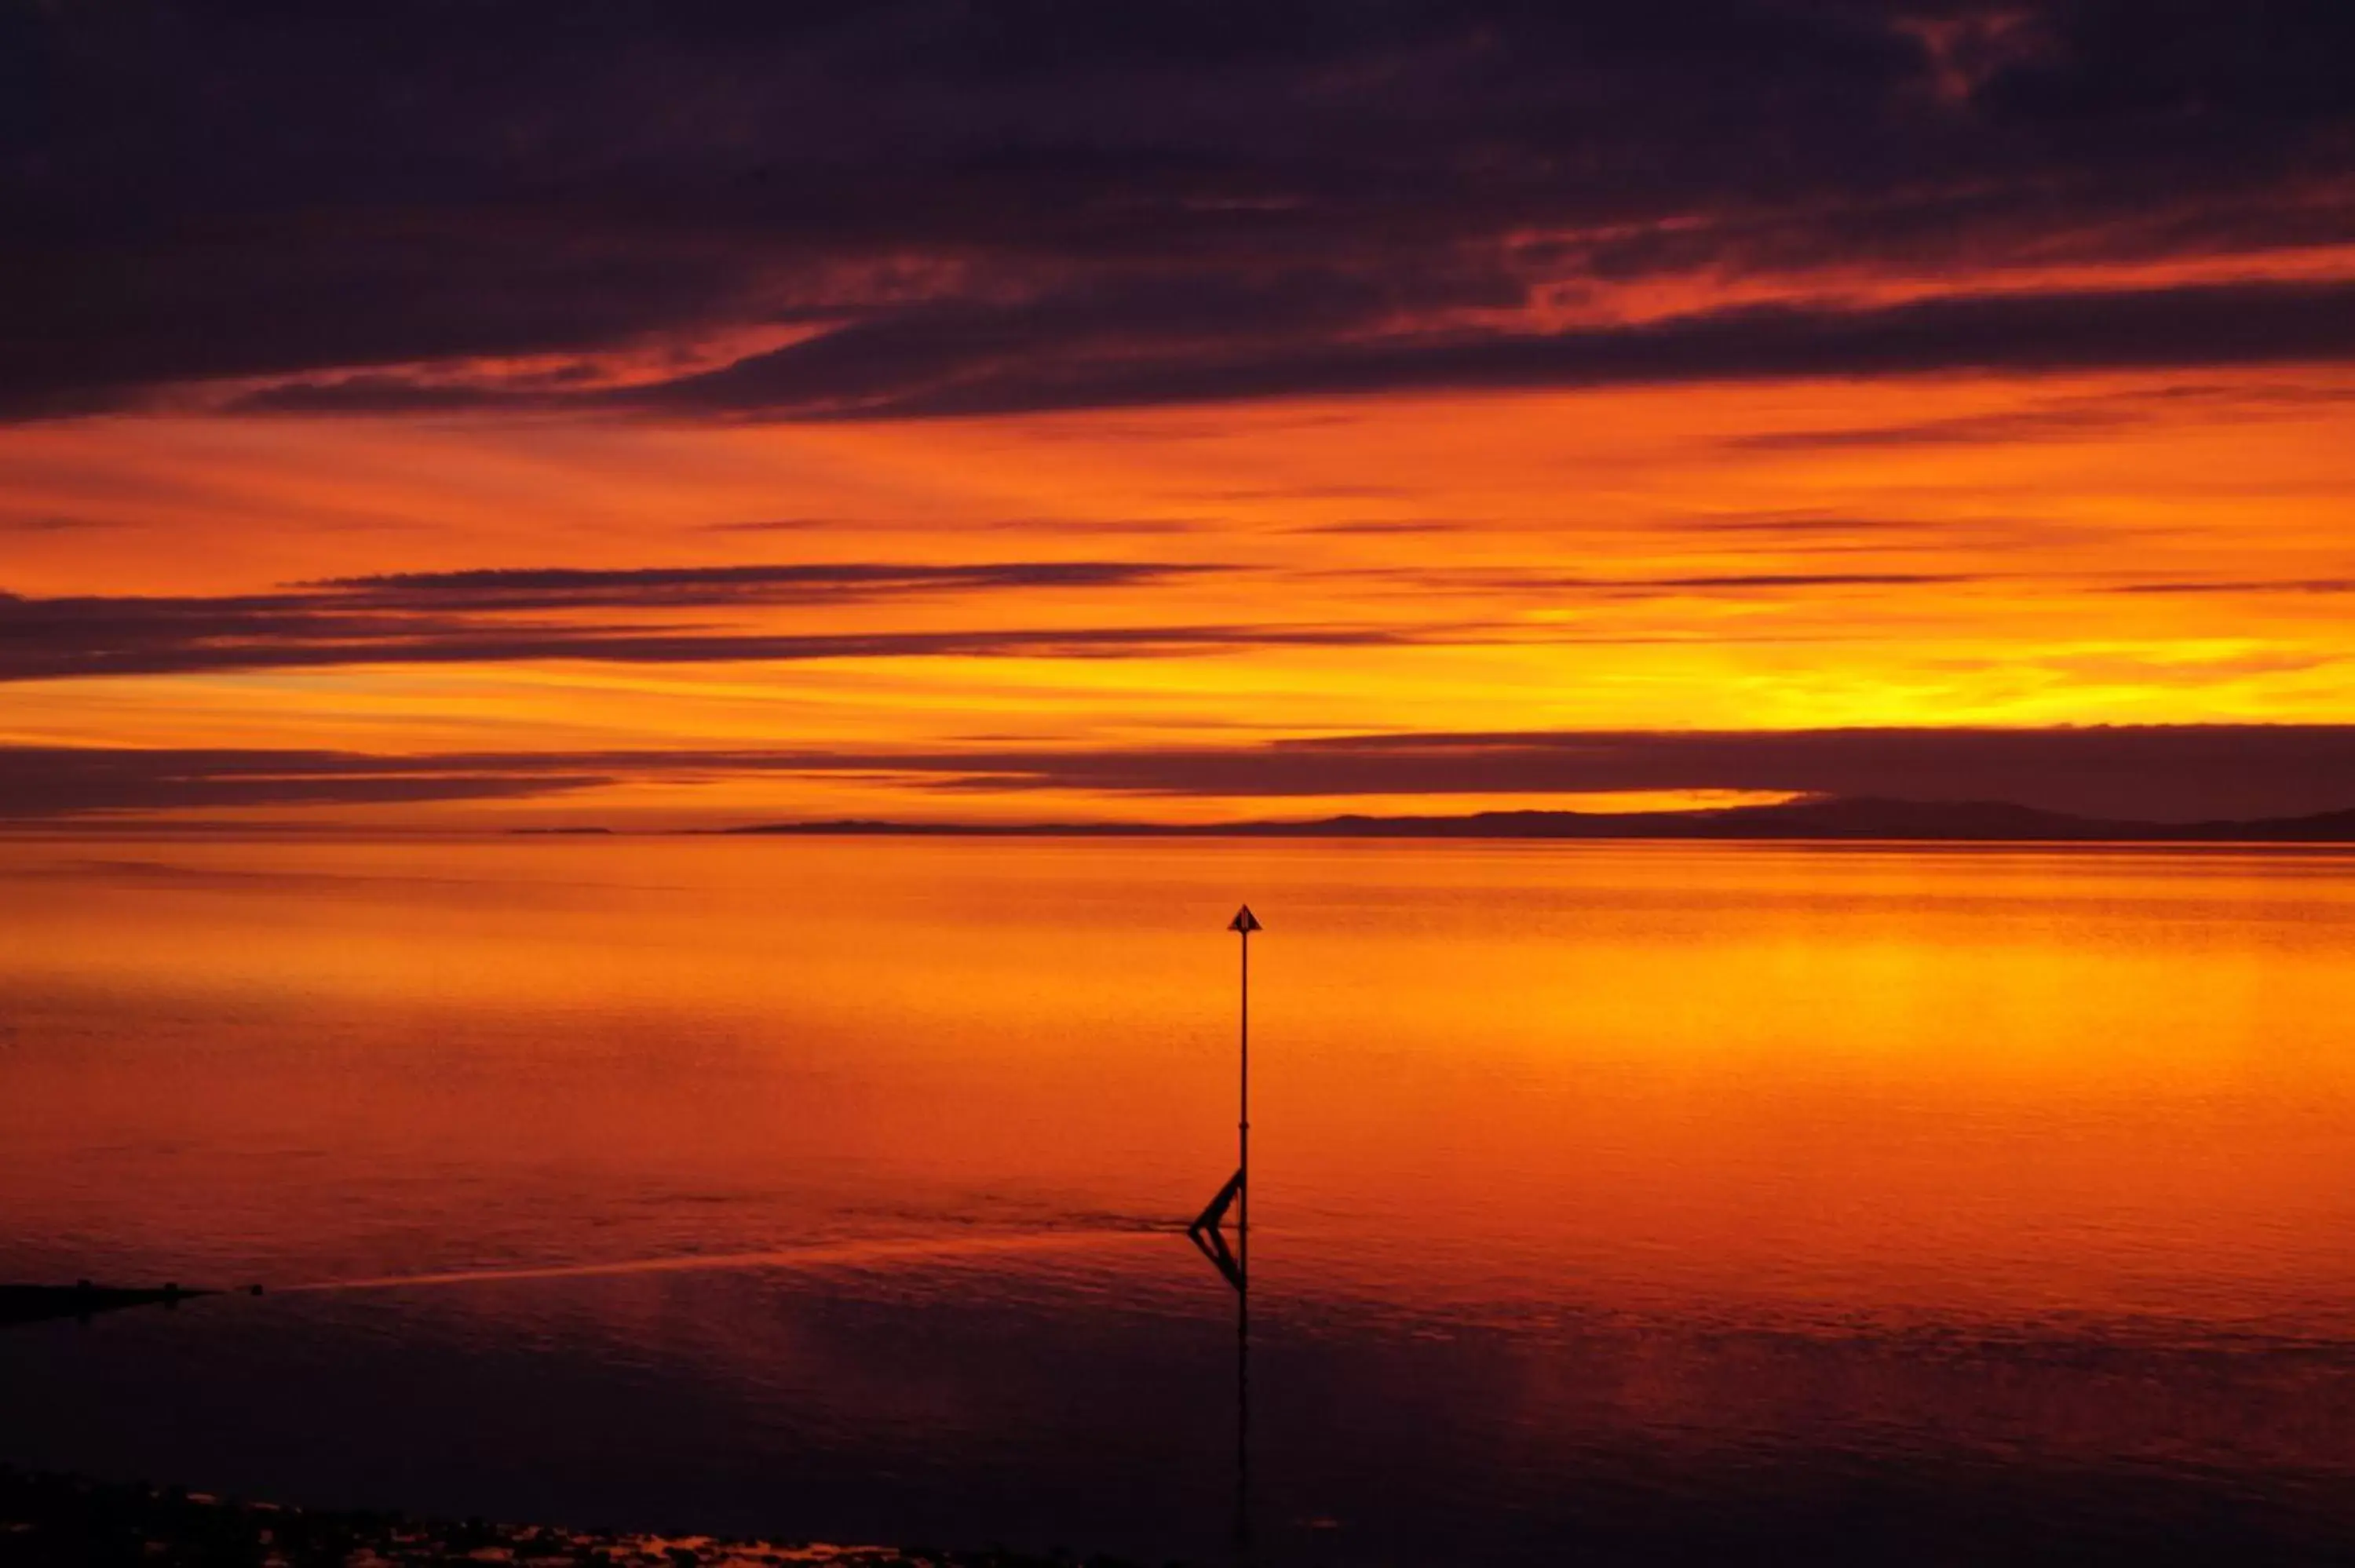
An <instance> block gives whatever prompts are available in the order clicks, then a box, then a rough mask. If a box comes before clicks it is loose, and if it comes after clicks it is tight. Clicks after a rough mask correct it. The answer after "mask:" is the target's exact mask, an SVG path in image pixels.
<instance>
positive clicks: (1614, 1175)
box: [0, 835, 2355, 1563]
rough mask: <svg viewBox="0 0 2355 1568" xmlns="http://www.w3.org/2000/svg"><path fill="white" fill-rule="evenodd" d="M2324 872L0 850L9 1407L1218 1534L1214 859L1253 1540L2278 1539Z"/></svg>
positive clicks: (2315, 1164) (859, 1513)
mask: <svg viewBox="0 0 2355 1568" xmlns="http://www.w3.org/2000/svg"><path fill="white" fill-rule="evenodd" d="M2350 871H2355V859H2350V857H2347V856H2345V855H2340V854H2332V853H2317V852H2278V851H2275V852H2257V853H2239V852H2230V851H2219V850H2212V849H2211V850H2163V851H2162V850H2154V851H2138V850H2099V851H2085V850H2075V851H2043V850H2006V849H1999V848H1998V849H1987V848H1973V849H1966V850H1957V849H1936V848H1904V847H1872V848H1856V847H1847V848H1810V847H1805V846H1742V845H1690V844H1518V845H1516V844H1495V845H1483V844H1426V843H1412V842H1391V843H1384V842H1351V843H1296V844H1284V843H1263V842H1257V843H1255V842H1236V843H1220V842H1182V843H1168V842H1151V841H1135V842H1104V841H1087V842H1054V841H955V842H942V841H932V840H856V841H791V840H755V841H745V840H657V839H613V840H602V839H596V840H571V839H566V840H475V841H403V842H343V841H338V842H223V841H218V840H211V839H206V840H190V839H161V838H134V837H128V836H119V835H108V836H104V837H100V836H95V835H93V836H90V837H84V838H80V839H65V838H38V839H36V838H20V839H16V840H9V841H0V1280H21V1281H57V1280H70V1279H72V1278H76V1277H95V1278H101V1279H104V1280H108V1281H121V1282H129V1283H151V1282H156V1281H160V1280H163V1279H174V1280H177V1281H180V1282H183V1283H186V1284H192V1285H213V1284H241V1283H243V1282H246V1281H248V1280H258V1281H261V1282H263V1283H265V1284H267V1285H268V1286H270V1287H272V1289H271V1293H270V1294H269V1295H267V1296H265V1297H263V1298H261V1299H259V1300H255V1299H250V1298H208V1299H205V1300H201V1301H196V1302H192V1303H189V1304H186V1305H185V1306H183V1307H182V1308H178V1309H177V1310H176V1311H173V1312H170V1313H165V1312H162V1311H144V1312H132V1313H124V1314H121V1315H116V1316H110V1317H105V1318H101V1319H95V1320H93V1321H92V1322H91V1323H89V1324H88V1325H76V1324H73V1323H70V1322H68V1323H52V1324H43V1325H36V1326H33V1327H29V1328H18V1329H14V1330H5V1331H0V1460H6V1461H13V1462H16V1463H18V1464H23V1465H31V1466H38V1467H60V1468H76V1469H82V1470H88V1471H91V1472H95V1473H99V1474H104V1475H115V1476H131V1475H144V1476H148V1477H153V1478H159V1479H172V1480H180V1481H186V1482H188V1483H190V1484H193V1485H197V1486H199V1487H207V1488H212V1489H224V1490H230V1491H240V1492H243V1493H247V1494H250V1495H260V1496H267V1497H276V1498H284V1499H291V1500H297V1501H305V1502H313V1503H319V1504H370V1505H398V1506H403V1507H409V1508H412V1509H419V1510H434V1511H440V1512H446V1513H454V1514H468V1513H480V1514H485V1515H489V1516H497V1517H510V1518H515V1517H546V1518H550V1519H558V1520H568V1521H574V1522H581V1523H613V1524H617V1525H622V1526H625V1527H645V1528H666V1527H686V1528H692V1529H713V1530H723V1531H739V1532H747V1533H761V1534H767V1535H772V1536H783V1537H797V1538H808V1537H815V1538H821V1539H852V1540H891V1541H898V1542H911V1543H928V1542H929V1543H937V1544H943V1545H963V1546H974V1545H982V1544H986V1543H989V1542H1007V1543H1010V1544H1014V1545H1018V1546H1027V1547H1031V1548H1046V1547H1050V1546H1054V1545H1059V1544H1060V1545H1066V1546H1069V1547H1071V1548H1072V1549H1073V1550H1075V1551H1080V1552H1096V1551H1105V1552H1119V1553H1123V1554H1125V1555H1128V1556H1132V1557H1135V1558H1141V1559H1146V1560H1150V1561H1158V1560H1160V1559H1162V1558H1164V1557H1167V1556H1183V1557H1188V1558H1193V1559H1197V1560H1207V1559H1216V1558H1219V1557H1220V1556H1222V1555H1223V1554H1224V1553H1226V1552H1227V1551H1228V1550H1229V1543H1230V1537H1231V1530H1232V1527H1233V1519H1234V1511H1235V1506H1236V1481H1237V1477H1236V1474H1235V1467H1236V1452H1235V1449H1236V1436H1237V1435H1236V1430H1235V1416H1236V1411H1235V1395H1236V1389H1235V1371H1236V1368H1235V1349H1236V1322H1235V1316H1234V1311H1235V1303H1234V1299H1233V1297H1232V1294H1231V1292H1230V1291H1229V1290H1228V1288H1227V1287H1226V1286H1225V1285H1224V1284H1223V1283H1222V1282H1221V1281H1220V1278H1219V1277H1218V1276H1217V1275H1216V1274H1215V1273H1214V1272H1213V1271H1212V1270H1211V1269H1210V1268H1209V1266H1208V1265H1207V1264H1206V1263H1205V1262H1204V1261H1203V1260H1202V1259H1201V1258H1199V1256H1198V1255H1196V1254H1195V1253H1194V1252H1193V1251H1192V1250H1191V1249H1190V1248H1189V1247H1188V1245H1186V1242H1185V1240H1184V1238H1183V1236H1182V1235H1181V1234H1177V1230H1176V1226H1177V1224H1180V1223H1182V1221H1183V1220H1184V1219H1185V1218H1186V1217H1187V1216H1188V1215H1190V1214H1191V1213H1192V1212H1193V1211H1194V1210H1195V1209H1196V1208H1197V1207H1199V1204H1200V1203H1201V1202H1203V1201H1204V1200H1205V1199H1207V1198H1208V1197H1209V1193H1210V1192H1211V1191H1212V1190H1213V1189H1214V1188H1215V1187H1216V1186H1217V1185H1218V1183H1219V1182H1220V1181H1222V1180H1223V1179H1224V1178H1225V1176H1226V1175H1227V1173H1228V1171H1230V1169H1231V1165H1232V1160H1233V1121H1234V1103H1233V1095H1234V1082H1233V1023H1234V1018H1233V1009H1234V978H1235V977H1234V960H1235V953H1234V938H1232V937H1230V936H1226V935H1224V934H1223V931H1222V927H1223V926H1224V923H1225V921H1226V918H1227V916H1229V915H1230V914H1231V913H1232V911H1233V908H1234V906H1235V905H1236V904H1237V903H1238V902H1239V901H1240V900H1241V899H1242V898H1244V897H1248V898H1249V899H1250V900H1251V902H1252V906H1253V907H1254V908H1255V909H1257V910H1258V912H1259V914H1260V915H1261V916H1262V917H1263V919H1264V920H1265V921H1266V922H1267V926H1268V930H1267V932H1266V934H1265V935H1264V936H1263V937H1261V938H1254V947H1253V977H1252V978H1253V1002H1254V1012H1253V1021H1254V1053H1253V1067H1254V1078H1253V1106H1252V1119H1253V1129H1252V1130H1253V1177H1254V1191H1253V1194H1252V1197H1253V1202H1252V1220H1253V1226H1252V1267H1253V1279H1252V1285H1253V1288H1252V1322H1251V1331H1252V1343H1251V1362H1250V1376H1251V1398H1252V1426H1251V1432H1250V1440H1251V1447H1250V1460H1251V1466H1250V1468H1251V1474H1250V1490H1249V1494H1248V1507H1249V1512H1250V1516H1251V1519H1252V1523H1253V1526H1254V1535H1255V1545H1256V1548H1257V1551H1258V1553H1259V1555H1260V1556H1262V1557H1263V1558H1266V1559H1268V1560H1271V1561H1284V1562H1294V1561H1296V1562H1304V1563H1308V1562H1326V1561H1330V1562H1334V1563H1391V1562H1398V1563H1432V1562H1458V1561H1474V1560H1477V1561H1482V1562H1514V1561H1526V1562H1532V1563H1535V1562H1546V1561H1554V1560H1558V1559H1560V1558H1561V1556H1563V1555H1564V1554H1565V1553H1567V1552H1576V1551H1585V1552H1590V1553H1592V1554H1594V1555H1599V1556H1603V1557H1614V1556H1674V1555H1678V1554H1685V1555H1692V1556H1696V1557H1706V1556H1711V1555H1714V1554H1718V1553H1724V1552H1731V1553H1734V1554H1742V1553H1765V1554H1787V1553H1795V1552H1796V1553H1800V1554H1806V1555H1813V1556H1819V1557H1827V1558H1841V1557H1847V1558H1853V1559H1859V1560H1864V1559H1872V1558H1884V1557H1885V1558H1890V1559H1902V1560H1906V1561H1913V1562H1919V1561H1937V1560H1961V1559H1967V1558H1970V1557H1973V1556H1981V1555H1998V1554H1999V1555H2005V1556H2009V1557H2015V1558H2016V1557H2019V1556H2024V1555H2036V1554H2040V1553H2041V1554H2049V1555H2051V1556H2053V1557H2056V1558H2066V1559H2072V1560H2082V1559H2083V1558H2084V1557H2086V1556H2088V1555H2099V1554H2103V1553H2105V1552H2121V1553H2125V1554H2127V1555H2131V1556H2134V1557H2137V1558H2138V1559H2144V1560H2150V1559H2156V1558H2162V1557H2167V1556H2169V1555H2170V1554H2175V1555H2180V1556H2185V1557H2192V1558H2196V1557H2199V1556H2202V1555H2213V1554H2215V1553H2216V1552H2221V1551H2223V1550H2227V1549H2230V1550H2233V1551H2236V1552H2243V1553H2245V1552H2264V1553H2270V1554H2272V1555H2274V1556H2275V1557H2295V1556H2301V1555H2303V1556H2308V1557H2312V1558H2314V1559H2316V1560H2327V1559H2328V1558H2329V1557H2331V1556H2334V1555H2343V1554H2344V1552H2346V1551H2347V1550H2348V1549H2349V1548H2350V1546H2355V1485H2350V1483H2355V1401H2350V1396H2351V1395H2355V1247H2351V1246H2350V1237H2355V1137H2350V1135H2355V1056H2350V1052H2349V1050H2348V1044H2349V1037H2350V1028H2355V880H2350ZM311 1287H328V1288H311Z"/></svg>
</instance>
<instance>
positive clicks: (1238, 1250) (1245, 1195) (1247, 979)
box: [1186, 904, 1260, 1295]
mask: <svg viewBox="0 0 2355 1568" xmlns="http://www.w3.org/2000/svg"><path fill="white" fill-rule="evenodd" d="M1259 928H1260V924H1259V916H1256V915H1253V914H1252V912H1251V906H1250V905H1248V904H1246V905H1244V906H1242V907H1241V909H1238V910H1236V911H1235V917H1234V918H1233V919H1232V920H1230V921H1228V922H1227V929H1228V930H1230V931H1232V932H1234V933H1235V934H1236V935H1237V936H1239V937H1241V938H1242V1008H1241V1016H1240V1018H1239V1020H1238V1022H1239V1025H1240V1030H1239V1033H1240V1047H1241V1048H1240V1066H1241V1072H1240V1075H1239V1080H1238V1093H1237V1096H1236V1107H1237V1109H1236V1117H1235V1173H1234V1174H1233V1175H1232V1176H1230V1177H1228V1178H1227V1184H1226V1185H1225V1186H1223V1187H1221V1188H1220V1189H1219V1192H1218V1195H1217V1196H1216V1197H1214V1198H1212V1199H1211V1200H1210V1201H1209V1202H1208V1203H1206V1204H1204V1205H1203V1206H1202V1212H1201V1213H1199V1214H1197V1215H1195V1216H1194V1223H1193V1224H1190V1225H1188V1226H1187V1227H1186V1234H1187V1235H1188V1236H1189V1237H1191V1238H1192V1239H1193V1243H1194V1245H1196V1246H1198V1247H1199V1248H1201V1249H1202V1255H1203V1256H1205V1257H1207V1258H1209V1260H1210V1261H1211V1262H1212V1263H1214V1264H1216V1265H1217V1266H1218V1269H1219V1272H1220V1274H1222V1275H1224V1276H1226V1279H1227V1283H1228V1284H1229V1285H1231V1286H1233V1287H1235V1291H1236V1293H1237V1294H1238V1295H1240V1294H1241V1293H1242V1292H1243V1291H1244V1290H1245V1289H1246V1288H1247V1287H1248V1285H1249V1281H1250V1264H1251V939H1252V932H1253V931H1256V930H1258V929H1259ZM1229 1209H1233V1210H1234V1211H1235V1245H1234V1247H1233V1249H1232V1250H1231V1251H1230V1250H1229V1248H1228V1246H1227V1234H1226V1231H1225V1230H1224V1228H1223V1227H1224V1225H1225V1224H1226V1218H1227V1211H1228V1210H1229Z"/></svg>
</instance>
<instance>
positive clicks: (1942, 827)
mask: <svg viewBox="0 0 2355 1568" xmlns="http://www.w3.org/2000/svg"><path fill="white" fill-rule="evenodd" d="M719 831H720V832H724V833H754V834H758V833H786V834H804V835H811V836H826V835H841V836H856V835H858V834H870V833H871V834H885V833H905V834H927V835H938V836H958V837H985V838H1007V837H1040V836H1049V835H1053V836H1080V837H1100V838H1120V837H1143V838H1233V837H1241V838H1423V839H1833V840H1838V839H1853V840H1883V841H1914V842H1955V843H1974V842H1976V843H1994V842H2007V843H2355V810H2344V811H2327V812H2324V813H2322V814H2320V815H2318V816H2311V817H2266V818H2258V819H2255V820H2254V821H2207V822H2144V821H2118V820H2111V819H2105V818H2099V817H2080V816H2073V815H2071V814H2070V813H2068V812H2065V811H2046V810H2038V809H2037V808H2035V807H2032V806H2019V805H2013V804H2011V803H2010V802H2009V801H2004V800H1883V799H1876V798H1870V797H1855V798H1849V797H1832V798H1813V799H1804V800H1788V801H1785V802H1783V803H1781V804H1778V805H1772V806H1735V807H1730V808H1727V809H1724V810H1703V811H1612V812H1606V811H1476V812H1472V813H1469V814H1467V815H1465V816H1458V817H1369V816H1354V815H1352V816H1339V817H1323V818H1318V819H1316V820H1315V821H1288V822H1287V821H1252V822H1220V823H1208V824H1205V823H1171V822H1161V823H1155V822H1024V823H1014V824H1007V823H985V822H975V823H943V822H893V821H875V820H867V819H846V820H840V821H812V822H769V823H762V824H757V825H754V826H751V827H741V828H725V829H721V830H719Z"/></svg>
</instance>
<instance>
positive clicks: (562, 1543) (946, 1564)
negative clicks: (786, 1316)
mask: <svg viewBox="0 0 2355 1568" xmlns="http://www.w3.org/2000/svg"><path fill="white" fill-rule="evenodd" d="M1075 1561H1076V1560H1075V1559H1071V1558H1069V1557H1037V1556H1031V1555H1027V1554H1024V1553H1020V1552H1007V1551H1002V1550H996V1549H993V1550H988V1551H982V1552H941V1551H933V1550H932V1549H929V1548H922V1547H906V1548H902V1547H888V1546H832V1545H826V1544H823V1543H818V1542H793V1543H786V1542H767V1541H738V1540H730V1539H727V1538H723V1537H718V1536H709V1535H698V1534H692V1533H687V1532H674V1533H664V1534H649V1533H644V1532H635V1531H615V1530H601V1529H579V1528H573V1527H568V1526H559V1525H544V1524H542V1525H523V1524H502V1523H489V1522H485V1520H479V1519H474V1520H435V1519H422V1518H419V1517H416V1516H413V1515H410V1514H407V1513H401V1512H397V1511H378V1510H364V1509H310V1508H296V1507H292V1506H286V1505H281V1504H276V1503H258V1502H245V1501H240V1500H238V1499H231V1498H222V1497H215V1496H213V1495H210V1494H208V1493H205V1492H197V1491H190V1490H189V1489H186V1488H185V1487H159V1486H153V1485H150V1484H149V1483H147V1482H144V1481H101V1480H93V1479H91V1478H87V1477H81V1476H66V1475H55V1474H48V1473H44V1472H39V1471H25V1470H18V1469H15V1468H12V1467H8V1466H5V1465H0V1563H6V1564H9V1565H10V1568H15V1565H17V1564H29V1565H37V1568H50V1565H55V1568H84V1565H99V1568H106V1565H112V1564H123V1565H126V1568H128V1565H130V1564H144V1565H148V1568H154V1565H155V1564H165V1565H175V1568H176V1565H179V1564H187V1565H189V1568H197V1565H199V1564H201V1565H203V1568H229V1565H231V1564H238V1565H244V1564H253V1565H255V1568H264V1565H271V1568H274V1565H280V1564H283V1565H285V1568H312V1565H314V1564H317V1565H325V1564H335V1565H336V1568H347V1565H348V1568H357V1565H359V1564H368V1565H371V1568H373V1565H377V1564H392V1563H401V1564H416V1565H420V1568H425V1565H438V1564H457V1563H541V1564H546V1565H547V1568H563V1565H565V1564H581V1565H582V1568H780V1565H783V1564H787V1563H826V1564H833V1565H837V1568H1071V1565H1072V1564H1073V1563H1074V1562H1075ZM1088 1561H1089V1562H1090V1563H1093V1564H1096V1565H1098V1568H1119V1565H1118V1564H1117V1563H1115V1562H1114V1560H1113V1559H1109V1558H1092V1559H1089V1560H1088Z"/></svg>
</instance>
